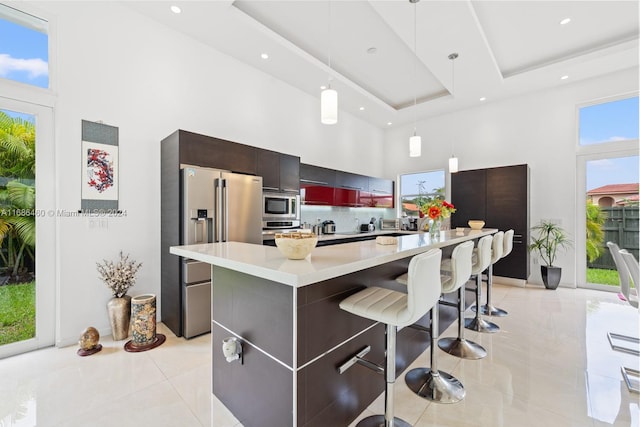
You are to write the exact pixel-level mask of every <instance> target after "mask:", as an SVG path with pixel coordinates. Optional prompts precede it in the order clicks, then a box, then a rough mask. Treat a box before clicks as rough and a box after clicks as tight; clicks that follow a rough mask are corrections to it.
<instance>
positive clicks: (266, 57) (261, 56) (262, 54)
mask: <svg viewBox="0 0 640 427" xmlns="http://www.w3.org/2000/svg"><path fill="white" fill-rule="evenodd" d="M260 58H262V59H269V54H268V53H261V54H260Z"/></svg>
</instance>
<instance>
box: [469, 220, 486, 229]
mask: <svg viewBox="0 0 640 427" xmlns="http://www.w3.org/2000/svg"><path fill="white" fill-rule="evenodd" d="M468 224H469V227H471V229H472V230H482V227H484V221H482V220H479V219H470V220H469V222H468Z"/></svg>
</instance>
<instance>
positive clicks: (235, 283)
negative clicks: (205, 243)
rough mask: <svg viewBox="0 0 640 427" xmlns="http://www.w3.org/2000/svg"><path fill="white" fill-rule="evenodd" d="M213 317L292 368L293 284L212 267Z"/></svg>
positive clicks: (223, 325)
mask: <svg viewBox="0 0 640 427" xmlns="http://www.w3.org/2000/svg"><path fill="white" fill-rule="evenodd" d="M212 278H213V279H212V292H211V294H212V311H211V315H212V317H213V321H214V322H216V323H218V324H220V325H221V326H222V327H224V328H227V329H229V330H231V331H233V332H234V333H235V334H237V335H239V336H241V337H242V338H243V339H245V340H248V341H250V342H251V343H253V344H254V345H255V346H257V347H259V348H261V349H262V350H264V351H265V352H267V353H269V354H270V355H271V356H273V357H274V358H275V359H277V360H279V361H281V362H282V363H284V364H285V365H287V366H289V367H290V368H293V321H294V320H293V293H294V290H295V288H293V287H291V286H287V285H283V284H281V283H277V282H272V281H270V280H266V279H262V278H260V277H256V276H251V275H249V274H245V273H240V272H237V271H233V270H229V269H227V268H223V267H218V266H213V267H212Z"/></svg>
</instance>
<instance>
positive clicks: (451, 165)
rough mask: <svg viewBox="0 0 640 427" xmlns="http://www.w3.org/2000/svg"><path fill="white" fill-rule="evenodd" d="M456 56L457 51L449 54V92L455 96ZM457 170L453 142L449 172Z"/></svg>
mask: <svg viewBox="0 0 640 427" xmlns="http://www.w3.org/2000/svg"><path fill="white" fill-rule="evenodd" d="M457 57H458V54H457V53H455V52H454V53H452V54H451V55H449V59H450V60H451V93H452V95H453V96H454V97H455V96H456V75H455V65H454V64H455V59H456V58H457ZM456 172H458V158H457V157H456V156H455V155H454V154H453V142H452V143H451V158H450V159H449V173H456Z"/></svg>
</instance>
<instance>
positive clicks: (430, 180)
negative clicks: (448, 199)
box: [400, 170, 445, 216]
mask: <svg viewBox="0 0 640 427" xmlns="http://www.w3.org/2000/svg"><path fill="white" fill-rule="evenodd" d="M435 198H438V199H444V198H445V181H444V170H435V171H430V172H420V173H410V174H405V175H400V202H401V209H402V215H403V216H404V215H406V216H418V210H419V208H420V206H421V205H422V204H423V203H425V202H426V201H428V200H431V199H435Z"/></svg>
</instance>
